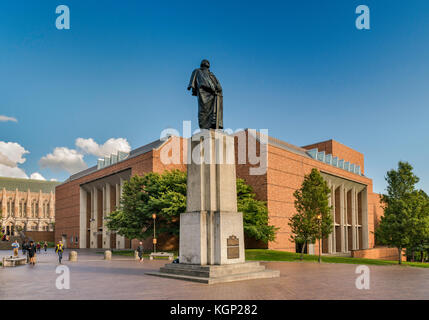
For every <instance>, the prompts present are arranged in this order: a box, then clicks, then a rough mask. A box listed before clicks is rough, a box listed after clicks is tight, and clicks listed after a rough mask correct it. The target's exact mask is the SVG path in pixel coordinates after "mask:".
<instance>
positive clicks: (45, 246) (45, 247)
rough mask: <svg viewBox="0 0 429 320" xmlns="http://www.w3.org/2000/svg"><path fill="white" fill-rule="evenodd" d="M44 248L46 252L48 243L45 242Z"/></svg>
mask: <svg viewBox="0 0 429 320" xmlns="http://www.w3.org/2000/svg"><path fill="white" fill-rule="evenodd" d="M43 248H44V249H45V252H46V251H47V250H48V243H47V242H46V241H45V243H44V244H43Z"/></svg>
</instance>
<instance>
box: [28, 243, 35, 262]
mask: <svg viewBox="0 0 429 320" xmlns="http://www.w3.org/2000/svg"><path fill="white" fill-rule="evenodd" d="M28 256H29V258H30V264H32V265H33V266H34V265H35V264H36V246H35V245H34V242H33V241H30V245H29V246H28Z"/></svg>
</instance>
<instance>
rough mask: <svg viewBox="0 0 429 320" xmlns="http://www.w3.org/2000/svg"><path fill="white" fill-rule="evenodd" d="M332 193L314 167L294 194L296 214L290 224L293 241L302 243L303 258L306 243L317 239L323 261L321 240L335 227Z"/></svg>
mask: <svg viewBox="0 0 429 320" xmlns="http://www.w3.org/2000/svg"><path fill="white" fill-rule="evenodd" d="M330 193H331V190H330V189H329V187H328V184H327V183H326V181H325V180H324V179H323V177H322V175H321V174H320V172H319V171H318V170H317V169H315V168H313V169H312V170H311V173H310V174H308V175H305V176H304V181H303V182H302V185H301V188H300V189H298V190H296V191H295V192H294V194H293V195H294V197H295V202H294V204H295V209H296V214H294V215H293V216H292V217H291V218H290V219H289V226H290V227H291V229H292V235H291V239H292V241H294V242H295V243H297V244H301V245H302V249H301V260H302V258H303V254H304V249H305V247H306V245H307V244H309V243H314V242H315V240H316V239H317V240H319V262H321V256H320V244H321V241H322V239H325V238H327V237H328V235H329V234H330V233H331V232H332V228H333V219H332V213H331V212H332V207H331V206H330V205H329V195H330Z"/></svg>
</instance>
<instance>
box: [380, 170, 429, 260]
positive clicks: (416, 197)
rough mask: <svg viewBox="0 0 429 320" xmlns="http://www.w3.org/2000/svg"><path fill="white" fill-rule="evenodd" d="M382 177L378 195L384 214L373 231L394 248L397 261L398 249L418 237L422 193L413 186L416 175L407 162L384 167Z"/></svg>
mask: <svg viewBox="0 0 429 320" xmlns="http://www.w3.org/2000/svg"><path fill="white" fill-rule="evenodd" d="M386 181H387V188H386V191H387V193H386V194H383V195H382V196H381V203H382V206H383V209H384V215H383V216H382V217H381V220H380V224H379V226H378V228H377V230H376V232H375V235H376V237H377V241H379V242H381V243H382V244H385V245H388V246H391V247H395V248H397V249H398V262H399V264H401V263H402V250H403V249H404V248H406V247H412V246H413V244H414V243H415V242H416V241H417V240H418V239H417V238H418V237H417V236H416V232H417V233H419V232H418V230H415V228H416V226H417V225H418V224H419V223H420V222H421V219H420V218H421V216H422V212H423V211H424V210H425V209H424V207H425V204H424V195H423V193H421V192H420V191H417V190H416V189H415V185H416V183H417V182H418V181H419V178H418V177H417V176H416V175H415V174H414V173H413V167H412V166H411V165H410V164H409V163H408V162H399V163H398V170H393V169H392V170H390V171H388V172H387V176H386Z"/></svg>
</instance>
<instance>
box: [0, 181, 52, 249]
mask: <svg viewBox="0 0 429 320" xmlns="http://www.w3.org/2000/svg"><path fill="white" fill-rule="evenodd" d="M58 184H59V183H58V182H53V181H41V180H30V179H16V178H4V177H0V190H1V194H0V210H1V230H2V232H3V233H5V234H8V235H16V234H17V231H18V230H23V231H24V232H25V233H26V234H28V235H31V238H33V239H34V240H36V241H42V240H47V241H53V232H54V224H55V187H56V186H57V185H58ZM38 235H39V236H40V237H38ZM39 238H40V239H39Z"/></svg>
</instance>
